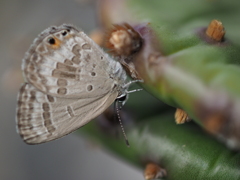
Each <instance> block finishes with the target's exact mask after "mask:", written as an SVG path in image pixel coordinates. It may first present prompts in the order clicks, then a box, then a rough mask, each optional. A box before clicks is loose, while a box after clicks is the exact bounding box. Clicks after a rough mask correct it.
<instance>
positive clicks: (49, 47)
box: [23, 26, 116, 98]
mask: <svg viewBox="0 0 240 180" xmlns="http://www.w3.org/2000/svg"><path fill="white" fill-rule="evenodd" d="M35 42H36V43H34V44H33V46H32V47H31V48H30V50H29V51H28V53H27V55H26V57H25V59H24V60H23V61H24V62H23V71H24V75H25V77H26V80H27V81H28V82H30V83H31V84H33V85H34V86H35V87H36V88H37V89H39V90H41V91H43V92H45V93H48V94H50V95H53V96H57V97H66V98H75V97H88V96H101V95H102V94H104V93H106V92H109V91H111V90H112V89H113V86H114V83H113V82H114V80H115V79H114V78H110V77H111V75H112V74H113V70H114V68H115V64H116V63H115V62H114V61H113V60H111V59H110V58H109V57H108V56H107V55H106V54H105V53H104V52H103V51H102V50H101V49H100V48H99V47H98V46H97V45H95V44H94V43H93V41H92V40H91V39H90V38H89V37H87V36H86V35H85V34H84V33H83V32H81V31H77V30H76V29H75V28H66V27H65V26H62V27H61V28H57V29H56V30H55V31H54V30H52V31H51V30H49V33H46V32H44V33H43V34H42V35H40V37H38V40H36V41H35ZM109 59H110V61H109ZM110 63H111V64H112V65H109V64H110ZM112 77H114V76H112ZM99 82H102V83H103V84H102V83H99ZM95 91H98V93H95Z"/></svg>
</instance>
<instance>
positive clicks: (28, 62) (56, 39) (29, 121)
mask: <svg viewBox="0 0 240 180" xmlns="http://www.w3.org/2000/svg"><path fill="white" fill-rule="evenodd" d="M22 71H23V76H24V78H25V81H26V83H24V84H23V85H22V86H21V88H20V91H19V94H18V100H17V115H16V122H17V132H18V133H19V134H20V136H21V137H22V139H23V140H24V142H26V143H27V144H39V143H44V142H48V141H51V140H55V139H58V138H60V137H62V136H65V135H67V134H69V133H71V132H73V131H75V130H76V129H78V128H80V127H81V126H83V125H85V124H87V123H88V122H89V121H91V120H92V119H94V118H95V117H97V116H98V115H100V114H101V113H102V112H103V111H104V110H106V109H107V108H108V107H109V106H110V105H111V104H112V103H113V102H114V101H115V100H121V101H122V102H123V104H124V102H125V101H126V100H127V95H128V93H129V92H130V91H128V87H129V85H130V84H131V83H132V82H133V81H130V82H126V80H127V75H126V72H125V71H124V69H123V68H122V66H121V64H120V63H119V62H117V61H115V60H113V59H112V58H111V57H109V56H108V55H107V54H106V53H105V52H104V51H103V50H102V49H101V48H100V47H99V46H98V45H97V44H96V43H94V42H93V40H91V39H90V38H89V37H88V36H87V35H86V34H85V33H84V32H82V31H80V30H78V29H77V28H76V27H74V26H72V25H67V24H63V25H61V26H58V27H56V26H52V27H49V28H48V29H46V30H44V31H43V32H42V33H41V34H40V35H38V37H37V38H36V39H35V40H34V42H33V44H32V45H31V47H30V48H29V50H28V51H27V52H26V54H25V57H24V59H23V61H22ZM135 82H136V81H135Z"/></svg>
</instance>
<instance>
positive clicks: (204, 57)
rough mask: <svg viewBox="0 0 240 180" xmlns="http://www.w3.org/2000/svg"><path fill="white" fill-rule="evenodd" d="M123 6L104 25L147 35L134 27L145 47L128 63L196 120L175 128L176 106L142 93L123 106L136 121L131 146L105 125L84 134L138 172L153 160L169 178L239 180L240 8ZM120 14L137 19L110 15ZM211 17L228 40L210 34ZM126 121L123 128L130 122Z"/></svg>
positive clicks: (159, 3) (215, 4)
mask: <svg viewBox="0 0 240 180" xmlns="http://www.w3.org/2000/svg"><path fill="white" fill-rule="evenodd" d="M107 2H108V1H107V0H104V1H103V2H102V3H103V5H102V6H101V7H103V6H104V3H107ZM114 2H115V3H117V2H119V1H114ZM120 4H121V8H119V6H114V3H112V4H111V6H110V7H108V8H111V9H110V10H109V12H108V15H109V16H110V17H111V15H112V16H113V17H112V18H109V19H111V20H109V19H108V21H110V22H105V23H103V24H111V23H119V22H121V21H122V22H130V25H132V26H133V28H134V27H137V26H138V27H139V26H140V25H141V28H142V29H141V30H142V31H138V30H139V28H135V29H136V31H138V32H139V33H140V35H141V36H142V37H143V41H144V43H143V47H142V48H141V50H140V51H139V52H137V53H136V54H134V55H133V56H131V58H130V60H131V62H132V63H133V64H134V67H135V70H136V71H137V72H138V74H139V76H140V77H141V78H143V79H144V84H143V87H144V88H145V89H146V90H147V91H148V92H149V93H151V94H152V95H154V96H155V97H156V98H158V99H159V100H160V101H162V102H164V103H166V104H167V105H170V106H172V107H175V108H181V109H183V110H185V111H186V112H187V114H188V115H189V117H190V118H191V119H192V120H193V122H190V123H185V124H184V125H176V123H175V122H174V112H173V108H172V107H168V106H167V105H165V104H163V103H160V102H157V101H156V100H154V98H152V97H151V96H149V95H147V94H146V93H144V92H141V93H138V92H137V93H135V94H134V95H132V94H131V95H130V100H129V101H128V102H127V104H126V109H129V110H130V112H132V113H133V112H134V113H133V117H134V118H133V119H135V120H134V125H133V126H131V127H129V128H128V127H126V128H127V135H128V137H129V140H130V145H131V147H130V148H127V147H125V146H124V145H123V143H119V141H122V139H121V138H120V139H119V138H118V139H116V137H115V136H114V135H112V136H111V137H109V134H108V133H109V132H110V129H112V128H113V129H115V126H109V127H108V130H107V131H105V133H103V131H101V130H100V129H101V128H102V126H103V125H101V124H100V125H99V124H98V125H97V124H94V123H92V124H90V125H87V126H85V127H84V128H82V129H81V131H82V130H84V131H86V132H87V133H88V134H89V135H91V137H92V138H94V139H95V140H97V141H99V142H101V144H103V145H104V146H105V147H107V148H109V149H111V150H112V151H114V152H115V153H116V154H118V155H119V156H121V157H123V158H124V159H126V160H127V161H129V162H131V163H133V164H135V165H137V166H139V167H144V165H145V164H146V162H148V161H154V162H156V163H158V164H160V165H161V166H162V167H164V168H165V169H166V171H167V177H166V179H169V180H179V179H181V180H192V179H194V180H202V179H211V180H212V179H216V180H225V179H231V180H235V179H236V180H237V179H240V171H239V168H240V167H239V166H240V154H239V153H238V152H234V151H232V150H230V149H236V150H239V149H240V131H239V130H240V119H239V117H240V113H239V112H240V111H239V110H240V83H238V78H239V77H240V68H239V63H240V47H239V42H240V36H239V35H238V31H239V28H240V27H239V25H238V24H239V23H238V17H239V15H240V2H239V1H233V0H232V1H217V0H212V1H210V0H202V1H191V0H183V1H173V0H169V1H163V0H151V1H146V0H129V1H124V2H122V3H120ZM118 9H120V10H121V9H124V10H125V11H126V12H127V13H125V14H131V15H132V16H129V17H127V18H126V16H124V17H123V18H122V19H121V18H120V20H119V19H117V18H116V17H114V15H113V13H111V12H114V13H115V14H116V13H119V14H121V13H122V12H118V11H120V10H118ZM124 18H125V19H124ZM212 19H219V20H221V21H222V22H223V24H224V26H225V29H226V35H225V38H224V39H222V40H219V41H216V40H214V39H211V38H210V37H208V36H207V35H206V28H207V26H208V24H209V23H210V22H211V20H212ZM146 22H147V23H149V24H147V23H146ZM144 23H145V24H144ZM131 96H133V98H132V97H131ZM139 97H140V98H139ZM141 101H142V102H141ZM125 118H126V119H125V120H126V124H127V122H129V121H130V119H132V118H131V117H128V116H127V117H125ZM123 120H124V119H123ZM130 122H131V121H130ZM110 124H111V123H110ZM205 130H207V131H208V132H210V133H211V134H213V136H211V135H209V133H208V132H206V131H205ZM219 140H220V142H219ZM229 148H230V149H229Z"/></svg>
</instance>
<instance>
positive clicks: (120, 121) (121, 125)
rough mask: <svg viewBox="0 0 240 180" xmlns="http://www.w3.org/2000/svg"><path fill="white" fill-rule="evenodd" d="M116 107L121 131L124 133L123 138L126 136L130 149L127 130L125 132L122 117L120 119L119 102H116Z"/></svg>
mask: <svg viewBox="0 0 240 180" xmlns="http://www.w3.org/2000/svg"><path fill="white" fill-rule="evenodd" d="M114 107H115V109H116V110H117V118H118V121H119V124H120V127H121V129H122V133H123V136H124V138H125V142H126V145H127V147H130V144H129V142H128V138H127V135H126V133H125V130H124V127H123V124H122V120H121V117H120V113H119V108H118V100H116V101H115V102H114Z"/></svg>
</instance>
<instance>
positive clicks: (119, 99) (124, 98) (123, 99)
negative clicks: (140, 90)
mask: <svg viewBox="0 0 240 180" xmlns="http://www.w3.org/2000/svg"><path fill="white" fill-rule="evenodd" d="M126 99H127V96H126V95H124V96H122V97H120V98H118V99H117V100H118V101H120V102H123V101H125V100H126Z"/></svg>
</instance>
